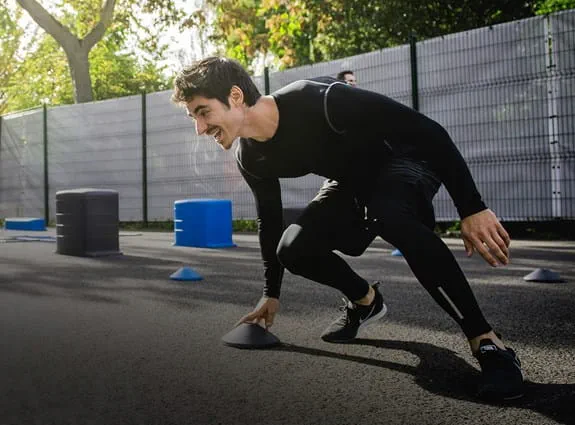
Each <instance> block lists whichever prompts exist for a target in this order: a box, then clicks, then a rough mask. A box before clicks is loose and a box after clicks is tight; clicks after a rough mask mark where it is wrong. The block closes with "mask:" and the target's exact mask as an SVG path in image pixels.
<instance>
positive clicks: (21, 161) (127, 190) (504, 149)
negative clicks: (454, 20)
mask: <svg viewBox="0 0 575 425" xmlns="http://www.w3.org/2000/svg"><path fill="white" fill-rule="evenodd" d="M412 53H413V52H412V50H411V49H410V46H409V45H405V46H399V47H394V48H389V49H384V50H379V51H375V52H370V53H366V54H362V55H357V56H352V57H348V58H344V59H339V60H335V61H331V62H324V63H319V64H314V65H309V66H304V67H299V68H294V69H290V70H287V71H283V72H276V73H272V74H271V75H270V76H269V86H270V90H271V91H274V90H277V89H279V88H280V87H283V86H284V85H286V84H288V83H291V82H293V81H295V80H298V79H305V78H311V77H316V76H324V75H330V76H335V75H336V74H337V73H338V72H339V71H341V70H343V69H351V70H353V71H354V73H355V75H356V77H357V79H358V82H359V85H360V87H362V88H365V89H368V90H373V91H376V92H380V93H384V94H386V95H387V96H389V97H391V98H394V99H396V100H398V101H400V102H402V103H404V104H406V105H408V106H412V105H413V104H412V102H413V98H414V94H415V95H417V96H418V100H419V101H418V104H419V110H420V111H421V112H423V113H424V114H426V115H428V116H430V117H431V118H433V119H435V120H436V121H438V122H439V123H440V124H442V125H443V126H445V127H446V129H447V130H448V131H449V133H450V134H451V136H452V138H453V140H454V142H455V143H456V145H457V146H458V148H459V149H460V150H461V152H462V153H463V155H464V157H465V158H466V160H467V161H468V164H469V166H470V168H471V171H472V173H473V175H474V177H475V180H476V183H477V185H478V187H479V189H480V192H481V193H482V194H483V197H484V199H485V201H486V203H487V204H488V205H489V206H490V207H491V208H492V209H494V210H495V211H496V213H497V214H498V215H499V216H500V217H501V218H503V219H504V220H507V221H514V220H515V221H518V220H521V221H523V220H548V219H574V218H575V119H574V117H575V107H574V104H575V99H574V97H575V11H565V12H561V13H557V14H553V15H550V16H545V17H536V18H531V19H526V20H522V21H517V22H512V23H507V24H502V25H497V26H494V27H489V28H480V29H477V30H473V31H468V32H464V33H459V34H453V35H449V36H446V37H439V38H435V39H431V40H426V41H421V42H418V43H417V44H416V59H417V70H418V72H417V83H418V87H419V89H418V91H417V92H416V93H413V92H412V83H413V80H412V74H411V71H412V67H411V65H412V64H411V61H410V57H411V54H412ZM254 81H255V82H256V85H257V86H258V87H259V88H260V91H261V92H264V87H265V84H264V77H263V76H258V77H254ZM169 96H170V92H160V93H152V94H148V95H146V97H145V104H144V102H143V99H142V97H140V96H131V97H126V98H121V99H113V100H108V101H103V102H93V103H88V104H79V105H70V106H62V107H53V108H52V107H51V108H48V109H47V116H46V118H47V134H46V136H47V137H46V139H47V143H48V146H47V147H48V155H47V158H48V170H49V173H48V175H49V179H48V181H47V182H44V174H43V172H44V158H43V149H44V145H43V143H44V131H43V118H44V117H43V110H42V109H40V110H33V111H25V112H21V113H15V114H10V115H7V116H4V117H3V118H2V120H1V132H0V135H1V137H0V217H2V216H3V217H8V216H43V215H44V187H45V183H48V186H49V194H48V195H49V200H50V205H49V211H50V216H51V218H52V219H53V217H54V212H55V209H54V202H55V192H56V191H58V190H64V189H71V188H78V187H92V188H108V189H115V190H118V191H119V193H120V219H121V220H123V221H132V220H142V219H143V217H144V214H145V213H146V212H147V217H146V218H147V219H148V220H166V219H171V218H172V216H173V203H174V201H175V200H179V199H187V198H222V199H231V200H232V205H233V209H234V210H233V214H234V218H254V217H255V208H254V203H253V198H252V195H251V192H250V191H249V188H248V187H247V185H246V184H245V182H244V181H243V179H242V178H241V176H240V174H239V172H238V170H237V167H236V164H235V159H234V155H233V153H232V152H224V151H222V150H221V149H220V148H219V147H218V146H216V145H215V144H214V143H212V142H211V141H209V140H207V138H203V137H198V136H196V134H195V128H194V124H193V122H192V121H191V120H190V119H189V118H187V117H186V115H185V112H184V111H183V110H181V109H180V108H178V107H177V106H175V105H173V104H171V102H170V100H169ZM144 105H145V109H144ZM384 123H385V117H382V124H384ZM144 124H145V125H144ZM144 128H145V133H143V131H144V130H143V129H144ZM144 142H145V144H144ZM144 146H145V148H146V152H147V155H146V157H145V159H146V163H145V164H144V162H143V159H144V158H143V157H142V152H143V151H144ZM144 165H146V170H145V171H144ZM144 173H145V175H144ZM144 177H146V178H147V186H146V190H145V191H144V186H143V185H144V181H146V180H145V179H144ZM321 181H322V179H321V178H320V177H318V176H311V175H310V176H305V177H302V178H298V179H283V180H282V192H283V202H284V206H285V207H291V208H293V207H303V206H305V204H306V203H307V202H308V201H309V200H310V199H311V198H312V197H313V196H314V195H315V193H316V191H317V189H318V187H319V186H320V184H321ZM145 193H147V199H146V198H145ZM434 205H435V208H436V215H437V218H438V221H445V220H453V219H457V218H458V217H457V214H456V211H455V209H454V207H453V204H452V201H451V199H450V198H449V195H448V194H447V193H446V191H445V190H444V189H443V188H442V189H441V190H440V193H439V194H438V196H437V197H436V199H435V201H434Z"/></svg>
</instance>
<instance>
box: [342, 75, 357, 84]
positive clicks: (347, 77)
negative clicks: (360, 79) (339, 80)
mask: <svg viewBox="0 0 575 425" xmlns="http://www.w3.org/2000/svg"><path fill="white" fill-rule="evenodd" d="M343 78H344V79H345V80H344V81H345V83H346V84H349V85H350V86H355V85H356V84H357V80H356V79H355V75H353V74H345V75H344V76H343Z"/></svg>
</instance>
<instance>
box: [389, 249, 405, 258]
mask: <svg viewBox="0 0 575 425" xmlns="http://www.w3.org/2000/svg"><path fill="white" fill-rule="evenodd" d="M391 255H393V256H394V257H403V254H402V253H401V251H400V250H399V249H394V250H393V251H391Z"/></svg>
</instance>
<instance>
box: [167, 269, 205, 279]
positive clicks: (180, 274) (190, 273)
mask: <svg viewBox="0 0 575 425" xmlns="http://www.w3.org/2000/svg"><path fill="white" fill-rule="evenodd" d="M170 279H172V280H180V281H184V280H202V279H203V278H202V276H200V275H199V274H198V273H196V272H195V271H194V270H193V269H192V268H191V267H187V266H184V267H180V268H179V269H178V271H176V272H175V273H172V274H171V275H170Z"/></svg>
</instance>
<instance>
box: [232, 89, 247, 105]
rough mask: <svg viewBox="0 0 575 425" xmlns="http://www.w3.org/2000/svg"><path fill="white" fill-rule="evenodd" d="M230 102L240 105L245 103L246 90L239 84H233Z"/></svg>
mask: <svg viewBox="0 0 575 425" xmlns="http://www.w3.org/2000/svg"><path fill="white" fill-rule="evenodd" d="M229 97H230V104H233V105H235V106H239V105H241V104H242V103H244V92H243V91H242V89H240V88H239V87H238V86H232V89H231V90H230V96H229Z"/></svg>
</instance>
